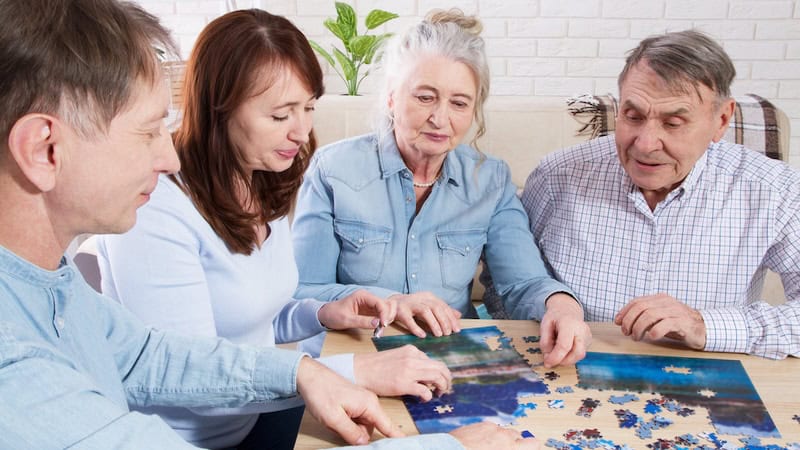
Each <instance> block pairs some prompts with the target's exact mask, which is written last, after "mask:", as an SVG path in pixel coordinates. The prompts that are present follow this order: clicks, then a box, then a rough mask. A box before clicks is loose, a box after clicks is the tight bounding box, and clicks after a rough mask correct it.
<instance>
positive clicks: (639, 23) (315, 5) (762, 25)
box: [138, 0, 800, 168]
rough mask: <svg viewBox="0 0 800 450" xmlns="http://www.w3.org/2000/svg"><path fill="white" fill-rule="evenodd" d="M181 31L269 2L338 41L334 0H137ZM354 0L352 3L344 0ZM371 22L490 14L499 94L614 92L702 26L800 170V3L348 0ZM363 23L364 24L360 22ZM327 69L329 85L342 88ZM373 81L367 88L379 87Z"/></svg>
mask: <svg viewBox="0 0 800 450" xmlns="http://www.w3.org/2000/svg"><path fill="white" fill-rule="evenodd" d="M138 1H139V3H140V4H142V5H143V6H144V7H145V8H147V9H148V10H149V11H151V12H153V13H154V14H157V15H158V16H160V17H162V18H163V20H164V23H165V24H166V25H167V26H168V27H170V28H171V29H172V30H174V32H175V34H176V37H177V38H178V41H179V44H180V45H181V48H182V52H183V54H184V56H185V55H187V54H188V53H189V50H190V49H191V46H192V44H193V43H194V39H195V37H196V36H197V33H198V32H199V31H200V30H201V29H202V27H203V26H205V25H206V24H207V23H208V22H209V21H210V20H211V19H213V18H215V17H217V16H218V15H219V14H221V13H223V12H224V11H227V10H228V9H229V8H232V7H234V6H235V7H238V8H251V7H259V8H264V9H266V10H268V11H270V12H273V13H275V14H281V15H285V16H287V17H288V18H289V19H290V20H292V21H293V22H294V23H296V24H297V25H298V26H299V27H300V29H302V30H303V31H304V32H305V33H306V34H307V35H308V36H309V37H310V38H312V39H315V40H317V41H319V42H322V43H328V44H330V43H333V42H334V39H333V38H332V37H331V36H330V35H329V34H328V33H327V30H325V28H324V27H323V26H322V21H323V20H324V19H325V18H326V17H333V16H334V15H335V8H334V0H138ZM345 1H348V0H345ZM349 1H350V3H351V4H352V5H354V7H355V8H356V11H357V12H358V14H359V21H360V23H363V19H364V17H365V16H366V14H367V13H368V12H369V11H370V10H372V9H374V8H381V9H385V10H388V11H392V12H396V13H398V14H400V16H401V17H400V19H398V20H394V21H391V22H389V23H388V24H387V25H384V27H383V29H384V30H386V31H396V30H399V29H402V28H404V27H406V26H408V25H410V24H412V23H414V22H416V21H417V20H419V18H421V17H422V16H424V15H425V13H426V12H427V11H428V10H430V9H431V8H450V7H459V8H461V9H462V10H464V11H465V12H467V13H473V14H478V15H479V16H480V17H481V19H482V20H483V21H484V34H483V36H484V38H485V39H486V42H487V49H488V53H489V57H490V65H491V69H492V74H493V77H492V94H493V95H562V96H563V95H572V94H575V93H581V92H597V93H605V92H611V93H616V91H617V89H616V73H617V72H618V71H619V69H620V68H621V67H622V64H623V58H624V53H625V52H626V51H627V50H629V49H630V48H632V47H633V46H635V45H636V43H637V42H638V41H639V40H640V39H642V38H644V37H646V36H649V35H651V34H655V33H661V32H664V31H676V30H682V29H686V28H692V27H694V28H698V29H701V30H703V31H705V32H707V33H709V34H710V35H712V36H713V37H714V38H716V39H718V40H719V41H720V42H721V43H722V45H723V46H724V47H725V49H726V50H727V51H728V52H729V54H730V55H731V57H732V58H733V59H734V62H735V64H736V68H737V71H738V72H739V73H738V76H737V79H736V81H735V82H734V85H733V90H734V93H735V94H742V93H746V92H754V93H758V94H759V95H762V96H764V97H767V98H769V99H770V100H772V101H774V102H775V103H776V104H777V105H778V106H780V107H781V108H783V109H784V111H786V113H787V114H788V115H789V116H790V118H791V119H792V143H791V147H790V159H789V161H790V163H792V164H793V165H794V166H795V167H799V168H800V0H704V1H698V0H640V1H631V0H349ZM362 29H363V28H362ZM326 70H327V74H328V75H327V76H326V82H327V90H328V92H332V93H337V92H343V86H342V83H341V81H339V80H338V77H337V76H336V75H335V73H334V72H333V71H332V70H331V69H329V68H326ZM370 81H371V80H370V79H367V81H365V82H364V84H362V90H363V91H364V92H365V93H370V92H374V91H375V85H374V83H371V82H370Z"/></svg>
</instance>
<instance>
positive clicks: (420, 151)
mask: <svg viewBox="0 0 800 450" xmlns="http://www.w3.org/2000/svg"><path fill="white" fill-rule="evenodd" d="M405 74H406V75H405V78H404V79H402V80H401V81H400V83H399V84H398V85H397V87H396V88H395V89H394V90H393V91H392V92H391V94H390V95H389V110H390V111H391V112H392V114H393V115H394V135H395V138H396V139H397V147H398V148H399V149H400V153H401V154H403V156H405V157H412V158H430V157H436V156H440V155H444V154H446V153H447V152H448V151H450V150H452V149H453V148H455V146H456V145H458V144H459V143H460V142H461V140H462V139H463V138H464V135H465V134H466V133H467V131H469V128H470V126H471V125H472V119H473V117H474V115H475V102H476V99H477V93H478V83H477V80H476V79H475V74H473V73H472V70H470V69H469V67H467V65H465V64H464V63H461V62H456V61H453V60H452V59H449V58H446V57H443V56H425V57H422V58H420V59H418V60H417V61H416V62H415V63H414V65H413V66H412V67H409V68H408V70H407V71H406V72H405Z"/></svg>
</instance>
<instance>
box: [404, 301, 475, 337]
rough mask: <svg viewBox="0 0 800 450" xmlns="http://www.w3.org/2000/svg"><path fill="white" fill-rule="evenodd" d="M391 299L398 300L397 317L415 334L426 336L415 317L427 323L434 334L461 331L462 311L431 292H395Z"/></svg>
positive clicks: (439, 334)
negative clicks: (459, 320)
mask: <svg viewBox="0 0 800 450" xmlns="http://www.w3.org/2000/svg"><path fill="white" fill-rule="evenodd" d="M389 299H390V300H392V299H393V300H397V316H396V317H395V319H396V320H397V321H398V322H400V323H401V324H402V325H403V326H404V327H406V329H407V330H408V331H409V332H411V334H413V335H414V336H417V337H421V338H423V337H425V330H423V329H422V328H421V327H420V326H419V325H418V324H417V322H416V321H415V320H414V318H415V317H417V318H419V319H421V320H422V321H423V322H424V323H425V324H427V325H428V329H430V330H431V333H433V335H434V336H449V335H450V334H452V333H454V332H455V333H457V332H459V331H461V325H460V324H459V322H458V319H460V318H461V312H460V311H458V310H456V309H453V308H452V307H450V305H448V304H447V303H445V302H444V300H442V299H440V298H439V297H437V296H435V295H433V294H432V293H430V292H415V293H413V294H395V295H392V296H390V297H389Z"/></svg>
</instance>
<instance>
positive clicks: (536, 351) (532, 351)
mask: <svg viewBox="0 0 800 450" xmlns="http://www.w3.org/2000/svg"><path fill="white" fill-rule="evenodd" d="M525 351H526V352H528V353H530V354H532V355H533V354H541V353H542V349H541V348H539V347H529V348H528V349H527V350H525Z"/></svg>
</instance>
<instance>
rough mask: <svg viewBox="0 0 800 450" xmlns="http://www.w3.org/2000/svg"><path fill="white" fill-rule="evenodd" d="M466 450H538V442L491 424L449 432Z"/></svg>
mask: <svg viewBox="0 0 800 450" xmlns="http://www.w3.org/2000/svg"><path fill="white" fill-rule="evenodd" d="M450 434H451V435H453V437H455V438H456V439H458V441H459V442H461V445H463V446H464V447H466V448H467V450H499V449H503V450H506V449H508V450H538V449H539V448H540V447H539V441H537V440H536V439H534V438H523V437H521V436H520V434H519V431H517V430H514V429H511V428H503V427H501V426H499V425H497V424H494V423H491V422H479V423H473V424H472V425H466V426H463V427H461V428H456V429H455V430H453V431H451V432H450Z"/></svg>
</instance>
